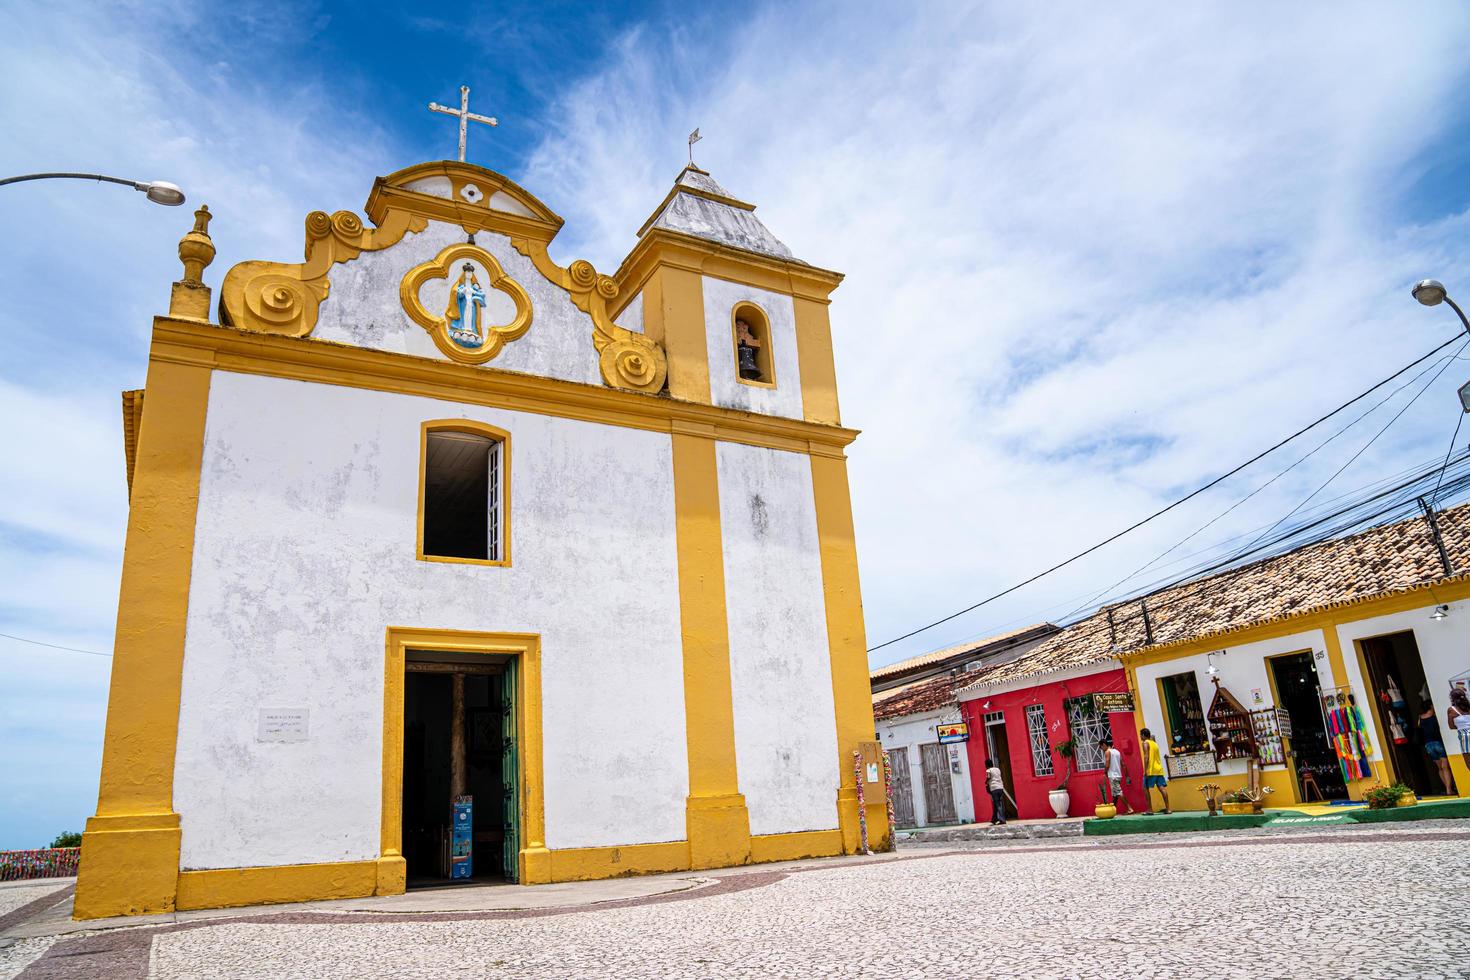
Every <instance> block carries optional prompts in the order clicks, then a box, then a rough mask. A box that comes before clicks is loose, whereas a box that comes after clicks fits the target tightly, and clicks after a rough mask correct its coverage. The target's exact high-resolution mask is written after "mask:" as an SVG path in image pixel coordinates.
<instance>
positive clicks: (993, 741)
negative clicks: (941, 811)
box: [975, 711, 1021, 820]
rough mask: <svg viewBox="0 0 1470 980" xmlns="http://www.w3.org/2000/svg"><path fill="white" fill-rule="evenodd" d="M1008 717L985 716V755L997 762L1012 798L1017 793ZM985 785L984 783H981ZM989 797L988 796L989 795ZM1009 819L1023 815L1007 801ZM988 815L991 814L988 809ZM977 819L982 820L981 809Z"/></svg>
mask: <svg viewBox="0 0 1470 980" xmlns="http://www.w3.org/2000/svg"><path fill="white" fill-rule="evenodd" d="M1005 719H1006V716H1005V712H1003V711H992V712H990V713H989V714H987V715H986V716H985V754H986V755H988V756H989V757H990V758H992V759H994V760H995V766H996V768H997V769H999V770H1000V778H1001V781H1002V782H1004V783H1005V784H1006V792H1008V793H1010V794H1011V795H1012V796H1014V795H1015V792H1016V781H1015V780H1014V779H1012V778H1011V742H1010V739H1008V738H1006V720H1005ZM981 784H982V785H984V781H983V780H982V781H981ZM987 797H988V794H987ZM1004 806H1005V812H1006V814H1007V819H1010V818H1011V817H1016V818H1019V817H1020V816H1021V814H1020V813H1019V812H1017V810H1016V808H1015V807H1014V806H1012V805H1011V802H1010V801H1009V800H1007V801H1006V802H1005V804H1004ZM986 813H987V814H989V809H988V807H987V808H986ZM975 819H976V820H979V819H980V813H979V807H977V808H976V813H975Z"/></svg>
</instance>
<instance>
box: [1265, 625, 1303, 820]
mask: <svg viewBox="0 0 1470 980" xmlns="http://www.w3.org/2000/svg"><path fill="white" fill-rule="evenodd" d="M1313 652H1314V651H1313V650H1312V648H1311V647H1307V648H1306V649H1305V650H1288V651H1287V652H1286V653H1273V654H1272V655H1271V656H1269V657H1266V658H1264V663H1263V667H1264V669H1265V671H1266V686H1268V687H1269V688H1271V707H1273V708H1280V707H1281V692H1280V690H1279V689H1278V688H1277V687H1276V669H1275V665H1273V664H1272V663H1271V661H1273V660H1280V659H1281V658H1282V657H1298V656H1301V655H1302V654H1304V653H1305V654H1306V655H1307V658H1308V660H1309V662H1310V663H1311V664H1312V669H1313V670H1316V661H1315V660H1312V659H1311V658H1312V654H1313ZM1287 741H1290V740H1289V739H1287V740H1283V742H1282V747H1283V748H1285V744H1286V742H1287ZM1286 771H1287V772H1288V773H1290V774H1291V800H1292V802H1293V803H1300V802H1301V795H1300V788H1301V780H1300V779H1298V778H1297V771H1296V756H1295V754H1288V755H1287V756H1286ZM1280 802H1281V801H1279V800H1278V801H1277V802H1276V805H1277V806H1279V805H1280Z"/></svg>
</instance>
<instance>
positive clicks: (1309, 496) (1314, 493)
mask: <svg viewBox="0 0 1470 980" xmlns="http://www.w3.org/2000/svg"><path fill="white" fill-rule="evenodd" d="M1466 344H1470V339H1467V340H1466V341H1465V343H1464V344H1461V345H1460V350H1457V351H1455V353H1456V354H1459V353H1460V351H1462V350H1464V349H1465V345H1466ZM1451 360H1452V359H1451ZM1451 360H1446V361H1445V362H1444V364H1443V365H1441V366H1440V369H1439V370H1438V371H1436V372H1435V373H1434V377H1432V378H1430V379H1429V382H1428V383H1427V384H1425V386H1424V387H1423V388H1420V389H1419V390H1418V391H1417V392H1415V393H1414V397H1413V398H1410V399H1409V402H1408V404H1407V405H1405V406H1404V407H1403V408H1401V409H1399V410H1398V411H1397V412H1395V413H1394V416H1393V418H1391V419H1389V420H1388V421H1387V422H1385V423H1384V424H1383V428H1381V429H1379V430H1378V431H1377V432H1375V433H1374V434H1373V438H1371V439H1369V440H1368V441H1367V442H1366V443H1364V444H1363V448H1362V449H1359V450H1358V451H1357V452H1355V453H1353V454H1352V456H1350V457H1349V458H1348V461H1347V462H1346V463H1343V464H1342V465H1341V466H1339V467H1338V468H1337V470H1336V471H1335V472H1334V473H1333V474H1332V475H1331V476H1329V477H1328V478H1327V480H1326V482H1324V483H1323V484H1322V485H1321V486H1319V487H1318V488H1317V489H1315V490H1313V491H1312V492H1311V493H1309V494H1307V495H1306V497H1304V498H1303V499H1302V502H1301V503H1299V504H1297V505H1296V506H1295V507H1293V508H1292V509H1291V510H1289V511H1287V512H1286V514H1285V516H1283V517H1282V518H1281V520H1279V521H1277V522H1276V524H1272V525H1271V526H1270V527H1269V528H1267V529H1266V531H1265V532H1263V536H1264V534H1266V533H1269V532H1271V531H1273V530H1275V529H1276V526H1277V525H1278V524H1280V523H1281V522H1282V521H1284V520H1286V519H1287V518H1288V517H1290V516H1291V515H1292V514H1295V513H1296V512H1297V511H1299V510H1301V509H1302V508H1303V507H1305V506H1306V505H1307V504H1308V503H1309V502H1310V501H1311V499H1312V498H1313V497H1315V496H1317V494H1319V493H1321V492H1322V491H1323V490H1325V489H1327V487H1328V485H1329V484H1331V483H1332V481H1333V480H1335V479H1337V478H1338V477H1339V476H1341V475H1342V471H1343V470H1345V469H1347V468H1348V467H1349V466H1352V465H1353V463H1355V462H1357V460H1358V457H1359V456H1362V455H1363V454H1364V453H1366V452H1367V451H1368V448H1369V447H1370V446H1372V445H1373V444H1374V443H1375V442H1377V441H1378V437H1379V436H1381V435H1383V434H1384V433H1385V432H1387V431H1388V430H1389V428H1390V427H1392V426H1393V424H1394V423H1395V422H1397V421H1398V420H1399V418H1400V416H1402V415H1403V414H1404V413H1405V412H1407V411H1408V410H1409V409H1410V408H1413V407H1414V403H1415V402H1417V401H1418V400H1419V399H1420V397H1421V396H1422V395H1423V394H1424V393H1425V392H1426V391H1428V390H1429V389H1430V388H1432V387H1434V383H1435V382H1436V381H1438V380H1439V376H1440V375H1442V374H1444V373H1445V370H1446V369H1447V368H1448V367H1449V366H1450V363H1451ZM1446 458H1448V456H1446ZM1256 540H1260V539H1259V538H1257V539H1256ZM1251 544H1255V542H1254V541H1252V542H1251Z"/></svg>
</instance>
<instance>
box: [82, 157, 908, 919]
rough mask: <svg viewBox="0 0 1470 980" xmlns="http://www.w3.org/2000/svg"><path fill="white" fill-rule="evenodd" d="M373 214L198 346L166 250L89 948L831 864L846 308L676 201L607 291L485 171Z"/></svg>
mask: <svg viewBox="0 0 1470 980" xmlns="http://www.w3.org/2000/svg"><path fill="white" fill-rule="evenodd" d="M365 210H366V213H367V216H368V219H369V221H368V222H364V221H363V220H362V219H361V218H359V217H358V216H357V215H356V214H353V213H351V212H345V211H340V212H337V213H336V214H332V215H328V214H326V213H324V212H313V213H312V214H310V215H308V216H307V217H306V222H305V240H306V244H305V258H304V261H302V262H298V263H286V262H274V261H256V262H245V263H241V264H239V265H237V266H235V267H234V268H233V269H231V270H230V271H229V272H228V274H227V275H226V276H225V277H224V281H223V284H222V286H221V288H220V303H219V308H218V312H217V316H215V317H214V318H213V319H212V318H211V312H212V308H211V292H210V289H209V288H208V287H207V286H205V285H204V283H203V274H204V270H205V267H206V266H207V265H208V264H209V262H210V260H211V259H212V258H213V255H214V246H213V244H212V242H211V240H210V237H209V230H208V222H209V215H208V213H207V211H204V210H201V211H200V212H199V213H198V220H197V222H196V226H195V229H194V230H193V231H192V232H190V233H189V234H188V235H186V236H185V238H184V240H183V241H182V242H181V243H180V248H179V254H180V257H181V259H182V260H183V262H184V277H183V279H182V280H181V281H180V282H178V283H175V284H174V287H173V297H172V303H171V305H170V311H169V315H167V316H161V317H158V318H157V319H156V320H155V321H154V327H153V335H152V346H151V350H150V356H149V364H148V374H147V382H146V387H145V388H143V389H141V390H139V391H134V392H128V393H126V394H125V395H124V398H123V404H124V421H125V436H126V446H127V461H128V473H129V487H130V497H131V512H130V516H129V523H128V533H127V547H126V554H125V558H124V565H123V576H122V590H121V597H120V603H119V612H118V628H117V640H116V647H115V659H114V666H113V674H112V685H111V691H110V694H109V702H108V712H107V728H106V737H105V742H104V750H103V764H102V776H101V787H100V792H99V797H98V804H97V814H96V816H94V817H92V818H91V819H90V820H89V821H88V823H87V828H86V833H85V835H84V837H83V844H82V863H81V874H80V878H79V881H78V885H77V893H76V906H75V907H76V915H77V916H78V917H79V918H95V917H100V916H112V915H121V914H133V913H146V912H164V911H168V910H171V909H176V908H177V909H186V908H205V907H215V906H226V905H243V904H251V903H259V902H282V901H297V900H305V899H316V898H335V897H347V896H360V895H369V894H393V893H397V892H401V891H403V890H404V889H405V887H407V886H408V885H409V884H410V883H411V882H414V881H418V880H437V879H440V878H443V877H451V878H457V877H460V876H461V875H468V876H470V878H471V880H474V879H475V878H479V877H484V876H488V877H492V878H501V879H508V880H512V881H519V882H522V883H526V884H535V883H541V882H551V881H566V880H573V879H585V878H599V877H607V876H613V875H622V874H630V873H641V872H657V871H676V870H685V869H697V868H712V867H722V866H728V865H736V864H743V863H746V862H753V861H771V860H778V859H784V858H795V857H803V856H810V855H829V854H841V853H852V852H854V851H856V850H857V849H858V848H859V820H858V812H857V808H858V804H857V792H856V787H855V784H854V753H855V751H856V750H857V749H858V747H859V744H860V743H861V742H862V741H864V740H871V739H872V738H873V716H872V705H871V701H870V698H869V692H868V682H867V664H866V655H865V650H864V648H865V638H864V632H863V621H862V607H861V600H860V597H859V589H858V574H857V564H856V557H855V553H854V545H853V533H852V515H851V508H850V503H849V495H848V485H847V475H846V462H845V456H844V448H845V447H846V446H847V445H848V444H849V443H851V442H852V440H853V438H854V437H855V435H856V433H855V432H854V431H852V430H850V429H846V428H843V427H842V426H841V424H840V419H839V415H838V403H837V389H836V376H835V370H834V366H833V358H832V342H831V334H830V327H829V323H828V316H827V310H828V297H829V295H830V294H831V292H832V290H833V289H835V288H836V287H837V285H838V283H839V282H840V280H841V277H840V276H839V275H838V274H836V273H832V272H828V271H825V270H823V269H820V268H817V267H815V266H812V265H808V264H806V263H804V262H801V261H799V260H797V259H796V258H795V257H794V256H792V255H791V253H790V251H789V250H788V249H787V248H786V246H785V245H783V244H782V243H781V242H780V241H779V240H778V239H776V238H775V237H774V236H773V235H772V234H771V233H770V231H769V230H768V229H766V228H765V226H764V225H763V224H762V223H761V222H760V221H759V219H757V218H756V217H755V214H754V208H753V206H751V205H750V204H747V203H745V202H742V201H740V200H738V199H736V198H734V197H733V196H731V195H730V194H729V193H728V192H727V191H726V190H724V188H722V187H720V185H719V184H717V183H716V182H715V181H714V180H713V179H712V178H711V177H710V176H709V174H707V173H705V172H703V171H701V170H698V169H697V168H695V167H693V166H691V167H689V168H686V169H685V170H684V172H683V173H681V174H680V175H679V177H678V179H677V181H676V183H675V185H674V187H673V188H672V189H671V190H670V191H669V193H668V195H667V197H666V198H665V199H664V200H663V202H662V203H661V204H660V205H659V206H658V208H657V209H655V211H654V213H653V215H652V216H651V217H650V218H649V220H648V222H647V223H645V225H644V226H643V228H642V229H640V231H639V237H638V241H637V244H636V245H635V246H634V248H633V250H632V252H631V253H630V254H629V255H628V257H627V258H626V259H625V260H624V262H623V263H622V265H621V267H620V268H619V269H618V270H617V272H616V274H614V275H611V276H609V275H604V274H601V273H599V272H598V271H597V270H595V269H594V268H593V267H592V266H591V264H589V263H587V262H585V261H576V262H573V263H571V264H570V265H568V266H565V267H563V266H561V265H559V264H557V263H556V262H555V261H553V260H552V259H551V258H550V256H549V255H548V250H547V248H548V245H549V244H550V243H551V241H552V239H553V237H554V236H555V235H556V233H557V231H558V229H559V228H560V227H561V224H562V220H561V219H560V218H559V217H557V216H556V215H555V214H554V213H553V212H552V211H551V210H549V209H548V208H547V206H546V205H545V204H543V203H542V202H541V201H539V200H538V199H537V198H536V197H534V196H533V195H532V194H530V193H529V192H527V191H526V190H524V189H523V188H521V187H518V186H517V185H516V184H514V183H513V182H511V181H509V180H507V179H506V178H505V177H503V176H501V175H499V174H496V173H493V172H491V171H488V170H485V169H482V168H479V167H475V166H471V165H466V164H463V163H447V162H446V163H429V164H423V165H420V166H416V167H411V168H408V169H406V170H401V171H399V172H397V173H394V174H392V175H390V176H388V177H384V178H380V179H379V180H378V181H377V182H376V183H375V184H374V186H373V188H372V191H371V194H370V195H369V197H368V201H367V205H366V209H365ZM247 217H248V216H243V215H232V214H225V215H222V216H221V223H222V224H224V225H225V226H228V225H229V224H233V223H236V222H238V221H240V220H245V219H246V218H247ZM454 800H459V801H461V802H462V803H464V804H466V805H467V807H468V813H469V814H470V816H469V817H468V822H465V823H461V825H460V827H461V828H462V831H463V832H461V833H458V834H457V833H456V831H455V828H454V827H453V826H451V822H452V821H451V803H452V801H454ZM463 812H464V811H461V813H463ZM866 818H867V821H866V822H867V827H868V829H869V832H870V834H871V835H872V840H873V843H874V846H878V845H880V844H881V843H882V842H883V841H884V840H885V839H886V838H887V835H888V828H887V826H886V821H885V815H884V806H883V805H882V801H881V798H870V799H869V802H868V806H867V813H866ZM466 841H468V842H469V846H466V843H465V842H466ZM465 851H469V853H468V855H466V854H465V853H463V852H465Z"/></svg>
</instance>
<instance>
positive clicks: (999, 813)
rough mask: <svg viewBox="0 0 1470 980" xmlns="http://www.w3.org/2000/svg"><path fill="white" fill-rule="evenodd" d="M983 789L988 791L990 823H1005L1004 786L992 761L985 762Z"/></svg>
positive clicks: (1003, 781) (998, 770) (997, 768)
mask: <svg viewBox="0 0 1470 980" xmlns="http://www.w3.org/2000/svg"><path fill="white" fill-rule="evenodd" d="M985 788H986V789H987V790H989V791H990V822H991V824H993V825H994V824H1003V823H1005V822H1006V784H1005V780H1003V779H1002V778H1001V775H1000V767H999V766H997V765H996V764H995V760H994V759H986V760H985Z"/></svg>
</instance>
